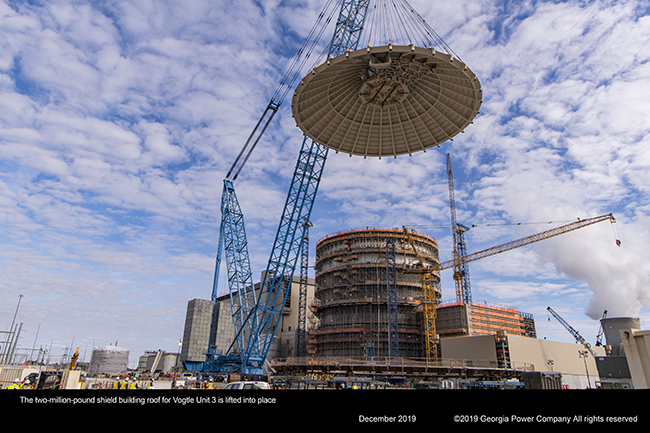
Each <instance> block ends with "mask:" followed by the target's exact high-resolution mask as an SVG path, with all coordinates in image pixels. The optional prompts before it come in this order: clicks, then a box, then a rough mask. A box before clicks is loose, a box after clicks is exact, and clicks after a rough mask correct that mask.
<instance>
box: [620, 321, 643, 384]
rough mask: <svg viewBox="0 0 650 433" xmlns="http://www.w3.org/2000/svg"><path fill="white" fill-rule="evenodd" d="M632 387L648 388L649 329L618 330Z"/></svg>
mask: <svg viewBox="0 0 650 433" xmlns="http://www.w3.org/2000/svg"><path fill="white" fill-rule="evenodd" d="M620 334H621V341H622V343H623V348H624V350H625V356H626V357H627V363H628V366H629V367H630V373H631V374H632V383H633V385H634V389H648V388H650V331H641V330H638V329H628V330H622V331H620Z"/></svg>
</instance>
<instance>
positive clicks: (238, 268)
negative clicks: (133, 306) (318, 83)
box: [185, 0, 369, 375]
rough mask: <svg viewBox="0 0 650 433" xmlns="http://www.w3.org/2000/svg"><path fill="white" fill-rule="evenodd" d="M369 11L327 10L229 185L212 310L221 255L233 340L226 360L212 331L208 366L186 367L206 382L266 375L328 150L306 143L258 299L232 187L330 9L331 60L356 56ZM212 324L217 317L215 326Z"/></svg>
mask: <svg viewBox="0 0 650 433" xmlns="http://www.w3.org/2000/svg"><path fill="white" fill-rule="evenodd" d="M368 3H369V0H341V1H339V2H331V1H329V2H327V4H326V6H325V8H324V9H323V12H321V14H320V15H319V17H318V20H317V22H316V24H315V25H314V27H313V28H312V30H311V32H310V34H309V36H308V37H307V39H306V41H305V43H304V44H303V46H302V47H301V48H300V50H299V51H298V54H297V55H296V58H295V59H294V61H293V63H292V64H291V66H290V68H289V70H288V72H287V74H286V75H285V77H284V78H283V80H282V82H281V83H280V86H279V87H278V90H276V93H275V94H274V95H273V97H272V98H271V101H270V102H269V104H268V105H267V107H266V109H265V111H264V113H263V114H262V117H261V118H260V120H259V122H258V123H257V125H256V126H255V128H254V129H253V132H252V133H251V135H250V136H249V138H248V140H247V141H246V143H245V145H244V146H243V148H242V150H241V152H240V153H239V155H238V156H237V158H236V160H235V162H234V163H233V165H232V166H231V168H230V170H229V171H228V174H227V176H226V178H225V179H224V188H223V192H222V198H221V225H220V231H219V244H218V247H217V259H216V266H215V274H214V280H213V288H212V302H213V306H216V299H217V285H218V281H219V269H220V265H221V260H222V248H223V251H224V254H225V258H226V268H227V271H228V288H229V294H230V305H231V314H232V318H233V323H234V326H235V338H234V339H233V341H232V343H231V345H230V347H229V348H228V349H227V351H226V352H225V353H223V352H221V351H218V349H217V347H216V345H215V344H214V343H215V341H216V326H215V324H214V323H213V324H212V326H211V334H210V341H209V348H208V352H207V353H206V358H205V362H202V363H194V362H186V363H185V367H186V368H187V369H189V370H199V371H201V372H202V373H205V374H209V373H217V372H239V373H241V374H252V375H258V374H262V373H263V366H264V363H265V361H266V356H267V354H268V350H269V348H270V345H271V342H272V339H273V337H274V335H275V331H276V328H277V325H278V322H279V319H280V316H281V314H282V311H283V309H284V305H285V303H286V297H287V294H288V291H289V290H288V289H289V285H290V284H291V281H292V280H293V274H294V271H295V267H296V262H297V260H298V257H299V255H300V251H301V249H302V247H303V242H304V239H305V230H306V229H307V225H306V222H308V221H309V219H310V218H309V217H310V215H311V211H312V207H313V203H314V199H315V197H316V193H317V191H318V186H319V184H320V179H321V175H322V173H323V168H324V164H325V161H326V159H327V151H328V148H327V147H325V146H322V145H320V144H319V143H317V142H316V141H313V140H311V139H309V138H308V137H307V136H306V135H305V136H304V138H303V142H302V147H301V149H300V153H299V156H298V161H297V163H296V166H295V169H294V174H293V178H292V181H291V185H290V188H289V192H288V195H287V200H286V202H285V206H284V210H283V213H282V217H281V220H280V224H279V227H278V230H277V233H276V237H275V241H274V243H273V247H272V250H271V254H270V257H269V261H268V264H267V268H266V272H264V274H263V280H262V282H261V284H260V290H259V293H258V294H257V295H256V294H255V289H254V285H253V278H252V272H251V268H250V258H249V252H248V242H247V238H246V230H245V224H244V216H243V213H242V211H241V208H240V206H239V202H238V200H237V196H236V194H235V187H234V181H235V179H237V177H238V176H239V174H240V172H241V170H242V168H243V166H244V164H245V163H246V162H247V160H248V158H249V157H250V155H251V154H252V152H253V150H254V149H255V146H256V145H257V144H258V142H259V141H260V139H261V137H262V135H263V134H264V132H265V130H266V128H267V127H268V125H269V123H270V122H271V120H272V119H273V117H274V115H275V114H276V112H277V111H278V109H279V107H280V105H281V103H282V101H283V99H284V97H285V96H286V94H287V93H288V92H289V91H290V90H291V89H292V88H293V82H294V81H295V79H296V78H297V77H299V76H300V73H301V70H302V66H303V65H304V62H305V61H306V60H307V59H308V58H309V57H310V54H311V51H312V50H313V48H314V47H315V46H316V44H317V42H318V40H319V39H320V36H321V35H322V32H323V30H324V29H325V26H326V25H327V23H329V21H330V19H331V15H330V14H333V13H334V10H333V9H330V8H331V7H332V5H334V6H336V5H338V4H340V10H339V16H338V19H337V21H336V28H335V31H334V36H333V37H332V40H331V41H330V43H329V46H328V55H329V56H330V57H332V56H338V55H340V54H343V53H345V52H346V51H349V50H355V49H356V48H357V45H358V42H359V37H360V33H361V30H362V29H363V24H364V20H365V16H366V12H367V9H368ZM214 319H215V314H213V319H212V320H213V321H214Z"/></svg>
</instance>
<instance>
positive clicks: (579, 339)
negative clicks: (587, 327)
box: [546, 307, 599, 359]
mask: <svg viewBox="0 0 650 433" xmlns="http://www.w3.org/2000/svg"><path fill="white" fill-rule="evenodd" d="M546 309H547V310H548V311H549V313H551V314H552V315H553V317H555V318H556V319H557V321H558V322H560V324H562V326H564V327H565V328H566V330H567V331H569V333H570V334H571V335H573V338H575V339H576V341H577V342H578V343H580V344H582V345H583V346H584V347H585V349H587V350H588V351H589V353H591V356H593V357H594V359H596V357H597V356H599V355H598V354H597V353H596V351H595V350H594V349H593V348H592V347H591V344H589V343H588V342H587V340H585V339H584V338H583V337H582V335H580V333H579V332H578V331H576V330H575V329H573V327H571V325H569V323H568V322H567V321H566V320H564V319H563V318H562V317H561V316H560V315H559V314H557V313H556V312H555V311H554V310H553V309H552V308H551V307H547V308H546Z"/></svg>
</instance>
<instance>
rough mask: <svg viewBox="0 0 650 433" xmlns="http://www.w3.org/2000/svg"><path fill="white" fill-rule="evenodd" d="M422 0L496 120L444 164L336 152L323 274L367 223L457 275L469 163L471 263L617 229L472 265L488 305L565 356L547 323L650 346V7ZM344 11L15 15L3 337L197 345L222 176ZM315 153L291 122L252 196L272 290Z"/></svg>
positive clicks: (44, 10)
mask: <svg viewBox="0 0 650 433" xmlns="http://www.w3.org/2000/svg"><path fill="white" fill-rule="evenodd" d="M410 3H411V5H412V6H413V7H414V8H415V9H416V10H417V11H418V12H419V13H420V15H421V16H422V17H423V18H424V19H425V20H426V22H427V23H428V24H429V25H430V26H431V27H432V28H433V29H435V30H436V32H437V33H438V34H439V35H440V36H441V37H442V38H443V39H444V41H445V42H446V43H447V44H448V45H449V46H450V47H451V48H452V49H453V50H454V52H455V53H456V54H457V55H458V56H459V57H460V58H462V60H463V61H464V62H465V63H466V64H467V65H468V66H469V67H470V69H471V70H472V71H473V72H474V73H475V74H476V75H477V76H478V78H479V80H480V83H481V88H482V90H483V104H482V106H481V112H480V114H479V115H478V116H477V117H476V119H475V120H474V123H473V125H470V126H469V127H468V128H467V129H466V130H465V132H464V133H463V134H460V135H459V136H457V137H456V138H455V139H454V140H453V142H446V143H443V144H442V145H441V147H440V148H439V149H437V148H434V149H431V150H429V151H427V152H426V153H424V152H420V153H417V154H413V155H412V156H400V157H397V158H395V159H393V158H382V159H381V160H379V159H371V158H369V159H365V160H364V159H363V158H359V157H349V156H348V155H344V154H335V153H334V152H330V154H329V156H328V160H327V163H326V165H325V169H324V173H323V178H322V181H321V184H320V189H319V192H318V196H317V198H316V203H315V205H314V210H313V213H312V218H311V219H312V223H313V228H312V229H311V232H310V239H311V257H312V264H313V257H314V246H315V244H316V241H317V240H318V239H320V238H322V237H324V236H326V235H328V234H332V233H335V232H338V231H343V230H349V229H358V228H365V227H376V228H401V227H402V226H407V227H410V228H413V229H415V230H418V231H420V232H424V233H426V234H428V235H430V236H433V237H434V238H436V239H437V240H438V242H439V247H440V259H441V260H448V259H450V258H451V257H452V236H451V228H450V209H449V194H448V186H447V173H446V155H447V153H449V154H450V156H451V160H452V165H453V173H454V184H455V198H456V208H457V219H458V222H460V223H462V224H464V225H466V226H469V227H471V229H470V231H469V232H467V234H466V242H467V250H468V252H474V251H478V250H482V249H484V248H489V247H492V246H496V245H500V244H502V243H505V242H509V241H511V240H515V239H518V238H521V237H524V236H528V235H531V234H534V233H537V232H541V231H544V230H546V229H548V228H550V227H554V226H556V225H559V224H563V223H567V222H570V221H573V220H575V219H576V218H587V217H593V216H597V215H603V214H608V213H613V214H614V216H615V218H616V221H617V222H616V224H614V225H612V224H610V223H609V222H603V223H599V224H596V225H593V226H590V227H586V228H582V229H580V230H577V231H574V232H571V233H567V234H564V235H561V236H558V237H555V238H553V239H548V240H544V241H540V242H537V243H535V244H533V245H530V246H526V247H521V248H518V249H515V250H512V251H508V252H504V253H501V254H498V255H496V256H493V257H490V258H486V259H482V260H478V261H475V262H472V263H470V265H469V268H470V277H471V286H472V297H473V299H474V300H475V301H485V302H488V303H494V304H499V305H505V306H512V307H515V308H518V309H519V310H521V311H524V312H527V313H531V314H533V315H534V317H535V320H536V329H537V335H538V338H547V339H550V340H555V341H563V342H574V339H573V337H572V336H571V335H570V334H569V333H568V332H567V330H566V329H564V328H563V327H562V326H561V325H560V323H559V322H558V321H556V320H555V319H553V318H552V317H549V314H548V312H547V310H546V308H547V307H549V306H550V307H552V308H553V309H554V310H555V311H557V312H558V313H559V314H560V315H561V316H562V317H563V318H564V319H565V320H566V321H567V322H569V323H570V324H571V325H572V326H573V327H574V328H575V329H577V330H578V331H579V332H580V333H581V334H582V335H583V337H585V339H587V341H589V342H591V343H592V344H593V343H595V339H596V335H597V334H598V330H599V322H598V320H599V319H600V317H601V316H602V314H603V311H604V310H607V311H608V317H624V316H625V317H627V316H632V317H639V318H640V321H641V325H642V328H644V329H648V327H649V326H650V261H649V260H648V256H649V253H650V247H649V245H650V200H649V198H650V195H649V193H650V146H648V145H649V144H650V136H649V134H648V132H649V130H650V116H648V114H649V113H650V62H649V60H650V4H649V3H647V2H645V1H637V0H618V1H608V0H601V1H577V0H567V1H558V0H556V1H508V0H458V1H454V2H442V1H430V0H412V1H411V2H410ZM324 4H325V1H324V0H321V1H316V0H287V1H279V0H266V1H264V2H261V1H251V0H239V1H237V2H233V1H210V0H186V1H183V2H180V1H172V0H129V1H121V0H106V1H99V0H95V1H93V0H74V1H73V0H48V1H41V0H25V1H18V0H0V35H1V36H2V37H0V329H1V330H4V331H7V330H9V328H10V326H11V324H12V321H14V315H16V317H15V323H22V329H21V334H20V337H21V338H20V341H19V344H18V347H19V348H22V349H32V348H36V349H38V348H41V347H42V348H46V349H50V348H51V357H52V359H53V360H57V359H60V358H61V357H62V356H63V354H64V353H65V351H66V348H70V347H72V348H76V347H79V348H80V354H81V355H80V356H81V358H82V359H85V360H86V361H89V359H90V354H91V351H92V349H93V348H94V347H99V346H105V345H109V344H116V345H118V346H120V347H124V348H126V349H128V350H129V351H130V353H131V363H134V362H137V357H138V356H140V355H141V354H143V353H144V352H145V351H149V350H158V349H162V350H165V351H168V352H176V351H177V350H178V342H179V340H180V339H181V338H182V333H183V325H184V321H185V313H186V308H187V302H188V301H190V300H192V299H195V298H200V299H209V298H210V295H211V292H212V279H213V275H214V266H215V255H216V247H217V239H218V229H219V222H220V218H221V215H220V199H221V191H222V187H223V184H222V181H223V179H224V178H225V176H226V172H227V171H228V168H229V167H230V165H231V164H232V162H233V161H234V159H235V157H236V156H237V153H238V152H239V150H240V149H241V147H242V146H243V144H244V142H245V140H246V138H247V137H248V135H249V134H250V132H251V131H252V129H253V127H254V126H255V124H256V123H257V121H258V120H259V118H260V116H261V115H262V112H263V110H264V108H265V107H266V105H267V104H268V102H269V100H270V98H271V96H272V94H273V92H274V91H275V90H276V88H277V86H278V84H279V83H280V80H281V79H282V77H283V75H284V73H285V71H286V69H287V65H288V64H289V62H290V61H291V59H292V58H293V57H294V55H295V53H296V52H297V50H298V48H299V46H300V45H301V43H302V42H303V40H304V39H305V37H306V36H307V34H308V32H309V30H310V29H311V27H312V25H313V23H314V22H315V21H316V17H317V16H318V14H319V12H320V11H321V9H322V8H323V5H324ZM332 30H333V29H332ZM332 30H329V35H331V31H332ZM323 38H324V39H325V42H327V40H329V38H331V36H327V32H326V35H325V36H323ZM301 142H302V132H301V131H300V130H299V129H298V128H296V124H295V121H294V119H293V118H292V116H291V111H290V104H289V103H285V104H283V105H282V106H281V107H280V110H279V112H278V114H277V115H276V116H275V118H274V120H273V122H272V124H271V125H270V126H269V129H268V130H267V132H266V133H265V135H264V137H263V139H262V141H261V142H260V144H259V145H258V147H257V148H256V150H255V152H254V153H253V155H252V156H251V158H250V160H249V161H248V163H247V164H246V166H245V167H244V169H243V170H242V172H241V174H240V175H239V177H238V179H237V181H236V188H237V196H238V198H239V201H240V204H241V206H242V209H243V212H244V215H245V220H246V230H247V235H248V241H249V249H250V256H251V263H252V269H253V273H254V275H256V276H259V274H260V273H261V272H262V271H263V270H264V269H265V268H266V263H267V261H268V257H269V254H270V251H271V246H272V242H273V239H274V237H275V233H276V230H277V227H278V223H279V221H280V215H281V212H282V208H283V206H284V202H285V199H286V194H287V191H288V187H289V182H290V180H291V176H292V173H293V169H294V166H295V161H296V159H297V156H298V151H299V149H300V145H301ZM551 222H552V223H551ZM519 223H521V224H519ZM616 239H620V241H621V246H620V247H619V246H617V245H616V242H615V241H616ZM224 274H225V270H223V268H222V272H221V275H224ZM441 279H442V282H441V285H442V291H443V299H444V300H453V299H454V296H455V294H454V293H455V292H454V285H453V280H452V276H451V270H445V271H442V273H441ZM220 290H221V292H222V293H224V291H225V290H227V288H226V287H225V286H224V285H223V284H221V285H220ZM20 295H22V297H20ZM19 300H20V304H19V308H17V307H18V302H19ZM16 312H17V314H16Z"/></svg>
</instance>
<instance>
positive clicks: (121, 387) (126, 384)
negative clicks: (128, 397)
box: [120, 377, 129, 389]
mask: <svg viewBox="0 0 650 433" xmlns="http://www.w3.org/2000/svg"><path fill="white" fill-rule="evenodd" d="M128 388H129V378H128V377H127V378H125V379H124V381H123V382H122V385H120V389H128Z"/></svg>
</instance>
